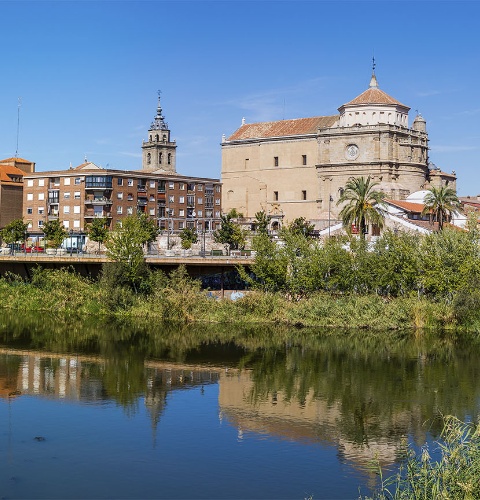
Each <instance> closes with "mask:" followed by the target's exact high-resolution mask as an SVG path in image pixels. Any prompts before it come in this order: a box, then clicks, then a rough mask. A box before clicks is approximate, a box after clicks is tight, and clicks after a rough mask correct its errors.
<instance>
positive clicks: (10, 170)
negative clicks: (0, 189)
mask: <svg viewBox="0 0 480 500" xmlns="http://www.w3.org/2000/svg"><path fill="white" fill-rule="evenodd" d="M24 175H25V172H24V171H23V170H20V169H19V168H17V167H12V166H11V165H1V164H0V181H1V182H12V183H13V184H18V182H13V181H12V177H20V178H21V179H22V178H23V176H24Z"/></svg>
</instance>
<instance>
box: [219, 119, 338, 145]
mask: <svg viewBox="0 0 480 500" xmlns="http://www.w3.org/2000/svg"><path fill="white" fill-rule="evenodd" d="M337 120H338V116H336V115H335V116H315V117H312V118H297V119H294V120H279V121H276V122H261V123H249V124H245V125H242V126H241V127H240V128H239V129H238V130H236V131H235V132H234V133H233V134H232V135H231V136H230V137H229V138H228V140H229V141H238V140H243V139H257V138H268V137H288V136H292V135H305V134H316V133H317V131H318V129H319V128H325V127H331V126H333V125H334V124H335V123H336V122H337Z"/></svg>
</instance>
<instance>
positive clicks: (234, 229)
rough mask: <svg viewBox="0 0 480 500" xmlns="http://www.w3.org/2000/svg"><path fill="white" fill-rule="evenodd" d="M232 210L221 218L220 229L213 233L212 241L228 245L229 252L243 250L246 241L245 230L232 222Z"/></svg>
mask: <svg viewBox="0 0 480 500" xmlns="http://www.w3.org/2000/svg"><path fill="white" fill-rule="evenodd" d="M234 210H235V209H233V210H231V211H230V212H229V213H228V214H224V215H222V216H221V225H220V228H219V229H217V230H216V231H215V232H214V233H213V239H214V240H215V241H216V242H217V243H222V244H224V245H228V248H229V250H237V249H238V248H244V247H245V244H246V241H247V238H246V234H245V230H244V229H242V228H241V227H240V226H239V225H238V224H237V223H236V222H235V221H234V220H233V219H234V218H235V217H234V215H233V214H234ZM235 213H236V210H235Z"/></svg>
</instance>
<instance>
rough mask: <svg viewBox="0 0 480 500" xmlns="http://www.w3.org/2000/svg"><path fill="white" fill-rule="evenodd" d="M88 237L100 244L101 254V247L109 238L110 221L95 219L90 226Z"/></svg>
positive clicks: (103, 218)
mask: <svg viewBox="0 0 480 500" xmlns="http://www.w3.org/2000/svg"><path fill="white" fill-rule="evenodd" d="M87 232H88V236H89V238H90V239H91V240H92V241H96V242H98V251H99V252H100V245H101V244H102V243H104V242H105V241H106V239H107V236H108V221H107V219H106V218H105V217H99V218H98V219H93V222H92V223H91V224H89V225H88V228H87Z"/></svg>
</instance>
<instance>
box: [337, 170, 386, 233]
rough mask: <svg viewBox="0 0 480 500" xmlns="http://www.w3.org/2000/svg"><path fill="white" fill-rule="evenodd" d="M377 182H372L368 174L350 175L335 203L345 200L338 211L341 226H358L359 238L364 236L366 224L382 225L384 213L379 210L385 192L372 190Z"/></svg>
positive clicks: (348, 227)
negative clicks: (363, 175) (366, 175)
mask: <svg viewBox="0 0 480 500" xmlns="http://www.w3.org/2000/svg"><path fill="white" fill-rule="evenodd" d="M377 185H378V182H372V179H371V177H370V176H368V177H367V178H366V179H365V177H352V178H351V179H349V180H348V181H347V183H346V184H345V188H344V190H343V192H342V194H341V196H340V199H339V200H338V202H337V205H340V204H341V203H345V202H347V204H346V205H345V206H344V207H343V208H342V210H341V211H340V217H341V218H342V223H343V226H344V227H345V228H346V229H347V231H350V228H351V227H352V224H355V226H356V227H357V228H358V230H359V232H360V238H362V239H364V238H365V230H366V228H367V226H368V224H370V223H372V224H375V225H377V226H378V227H379V228H380V229H381V228H382V227H383V224H384V221H385V215H384V213H383V211H382V210H381V208H382V205H383V199H384V198H385V193H382V192H381V191H376V190H374V187H375V186H377Z"/></svg>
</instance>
